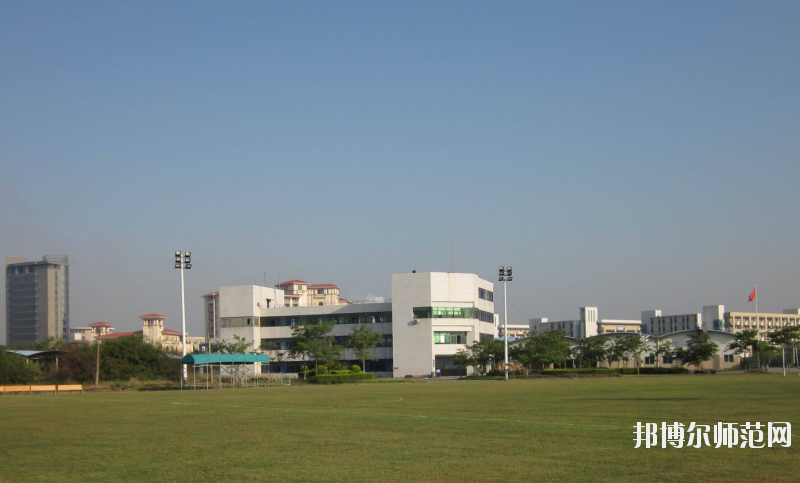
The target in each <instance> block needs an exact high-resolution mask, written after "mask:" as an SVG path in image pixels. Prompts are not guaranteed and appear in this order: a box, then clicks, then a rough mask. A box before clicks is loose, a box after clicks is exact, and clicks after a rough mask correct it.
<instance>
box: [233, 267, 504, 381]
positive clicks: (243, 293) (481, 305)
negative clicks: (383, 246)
mask: <svg viewBox="0 0 800 483" xmlns="http://www.w3.org/2000/svg"><path fill="white" fill-rule="evenodd" d="M295 282H297V281H294V282H293V283H295ZM303 283H304V282H303ZM281 285H282V284H279V285H278V286H279V287H280V286H281ZM284 286H285V285H284ZM307 287H309V288H310V286H307ZM336 288H337V293H336V294H335V295H336V297H337V299H338V287H336ZM492 288H493V286H492V283H491V282H489V281H486V280H483V279H481V278H479V277H478V276H477V275H474V274H467V273H439V272H426V273H416V272H412V273H403V274H395V275H393V276H392V299H391V301H384V302H380V303H363V304H347V305H342V304H328V305H326V304H325V303H323V304H322V305H319V302H317V305H306V306H301V305H299V304H298V305H297V306H295V305H292V306H283V307H272V306H268V304H264V303H262V302H263V301H264V300H266V299H278V300H280V299H281V298H282V296H283V295H284V292H283V291H282V290H280V289H269V288H267V287H258V286H254V285H247V286H236V287H222V288H220V290H219V295H218V297H219V300H218V303H219V306H220V335H219V338H221V339H231V338H232V337H233V336H234V335H237V336H239V337H244V338H245V340H247V341H248V342H252V343H253V345H254V346H255V347H262V348H263V349H264V350H265V351H266V352H267V354H268V355H270V358H271V360H272V362H271V363H270V366H271V367H270V368H269V369H266V368H262V371H264V372H266V370H270V371H272V372H297V371H298V370H299V367H300V366H301V365H303V364H304V363H305V362H304V361H302V360H298V359H288V358H285V359H284V360H282V361H280V362H278V361H277V360H276V355H277V354H276V351H280V352H281V353H282V352H283V351H286V350H287V349H289V348H290V344H291V336H292V329H293V327H294V326H297V325H309V324H312V325H313V324H319V323H323V322H331V323H333V324H334V326H333V330H332V332H331V335H333V336H334V337H336V338H337V341H338V342H339V343H340V344H342V345H344V344H345V343H346V340H347V337H348V336H349V335H350V334H351V333H352V331H353V329H354V328H355V327H357V326H359V325H362V324H368V326H369V328H370V330H371V331H372V332H377V333H380V334H382V335H383V336H384V343H383V344H381V345H380V347H378V348H376V349H373V351H372V356H373V357H374V358H375V359H376V360H375V361H367V370H368V371H371V372H375V373H376V375H377V376H379V377H381V376H382V377H405V376H422V375H430V374H431V373H433V372H434V371H436V370H437V369H439V370H440V371H441V373H442V374H443V375H448V374H462V373H466V369H464V368H460V367H455V366H454V365H453V363H452V359H453V355H455V353H456V352H457V351H458V350H459V349H462V348H465V347H467V346H468V345H470V344H472V343H473V342H476V341H479V340H481V339H485V338H492V339H493V338H494V337H495V334H496V330H497V328H496V326H495V316H494V303H493V301H492V298H493V293H492ZM295 290H297V289H296V288H295ZM317 295H327V294H317ZM330 300H331V301H333V299H330ZM323 302H324V301H323ZM282 355H283V356H284V357H285V354H282ZM341 359H342V361H345V362H346V363H348V364H356V363H360V361H358V360H357V357H356V355H355V354H354V353H353V352H352V351H350V350H345V351H344V352H343V353H342V357H341Z"/></svg>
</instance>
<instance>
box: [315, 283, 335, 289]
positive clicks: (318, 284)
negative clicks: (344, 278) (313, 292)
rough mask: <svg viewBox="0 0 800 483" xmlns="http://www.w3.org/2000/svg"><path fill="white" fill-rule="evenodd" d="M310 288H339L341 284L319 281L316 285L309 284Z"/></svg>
mask: <svg viewBox="0 0 800 483" xmlns="http://www.w3.org/2000/svg"><path fill="white" fill-rule="evenodd" d="M308 288H339V286H338V285H334V284H332V283H317V284H314V285H309V286H308Z"/></svg>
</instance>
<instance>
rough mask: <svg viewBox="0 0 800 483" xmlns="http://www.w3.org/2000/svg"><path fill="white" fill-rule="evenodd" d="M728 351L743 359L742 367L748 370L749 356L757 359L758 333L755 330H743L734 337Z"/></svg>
mask: <svg viewBox="0 0 800 483" xmlns="http://www.w3.org/2000/svg"><path fill="white" fill-rule="evenodd" d="M727 350H729V351H733V353H734V354H736V355H738V356H740V357H741V358H742V359H743V362H742V366H743V367H744V368H745V369H746V368H747V357H746V355H747V356H749V357H755V355H756V352H757V350H758V331H757V330H754V329H749V330H743V331H741V332H739V333H738V334H736V335H735V336H734V340H733V342H731V343H730V344H728V347H727Z"/></svg>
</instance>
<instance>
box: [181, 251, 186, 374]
mask: <svg viewBox="0 0 800 483" xmlns="http://www.w3.org/2000/svg"><path fill="white" fill-rule="evenodd" d="M181 355H182V356H183V357H186V290H185V288H184V284H183V264H181ZM183 357H182V358H181V365H182V366H183V377H182V378H181V387H183V386H184V385H185V384H186V379H187V377H188V374H187V373H186V364H183V360H182V359H183Z"/></svg>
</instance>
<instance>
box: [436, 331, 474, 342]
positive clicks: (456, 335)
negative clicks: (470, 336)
mask: <svg viewBox="0 0 800 483" xmlns="http://www.w3.org/2000/svg"><path fill="white" fill-rule="evenodd" d="M433 343H434V344H466V343H467V333H466V332H434V333H433Z"/></svg>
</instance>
